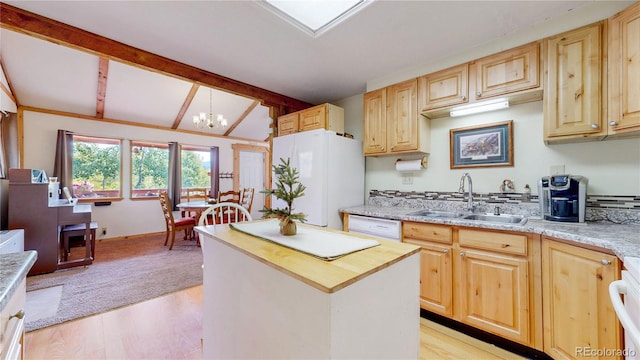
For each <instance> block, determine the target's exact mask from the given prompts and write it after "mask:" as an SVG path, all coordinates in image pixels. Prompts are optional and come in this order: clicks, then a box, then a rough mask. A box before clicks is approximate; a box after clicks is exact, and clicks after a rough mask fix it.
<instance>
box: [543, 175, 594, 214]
mask: <svg viewBox="0 0 640 360" xmlns="http://www.w3.org/2000/svg"><path fill="white" fill-rule="evenodd" d="M588 182H589V180H588V179H587V178H586V177H584V176H579V175H551V176H545V177H543V178H542V179H540V181H539V182H538V198H539V201H540V215H541V216H542V218H543V219H544V220H550V221H563V222H584V215H585V210H586V207H587V184H588Z"/></svg>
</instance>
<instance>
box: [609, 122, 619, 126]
mask: <svg viewBox="0 0 640 360" xmlns="http://www.w3.org/2000/svg"><path fill="white" fill-rule="evenodd" d="M609 125H611V126H616V125H618V122H617V121H609Z"/></svg>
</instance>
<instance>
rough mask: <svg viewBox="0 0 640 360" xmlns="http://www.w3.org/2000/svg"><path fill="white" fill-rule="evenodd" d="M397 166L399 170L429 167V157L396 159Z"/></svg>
mask: <svg viewBox="0 0 640 360" xmlns="http://www.w3.org/2000/svg"><path fill="white" fill-rule="evenodd" d="M395 166H396V170H397V171H415V170H424V169H426V168H427V157H426V156H423V157H422V158H421V159H419V160H402V159H396V163H395Z"/></svg>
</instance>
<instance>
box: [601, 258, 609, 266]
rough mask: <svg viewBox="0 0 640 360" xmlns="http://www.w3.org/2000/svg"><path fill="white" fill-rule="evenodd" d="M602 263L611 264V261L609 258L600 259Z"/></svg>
mask: <svg viewBox="0 0 640 360" xmlns="http://www.w3.org/2000/svg"><path fill="white" fill-rule="evenodd" d="M600 263H601V264H602V265H611V261H609V260H607V259H602V260H600Z"/></svg>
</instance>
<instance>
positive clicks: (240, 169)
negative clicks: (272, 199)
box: [232, 144, 270, 220]
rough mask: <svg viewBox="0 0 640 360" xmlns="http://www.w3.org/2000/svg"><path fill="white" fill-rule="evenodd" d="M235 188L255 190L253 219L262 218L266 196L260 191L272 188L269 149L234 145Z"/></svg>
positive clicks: (252, 210)
mask: <svg viewBox="0 0 640 360" xmlns="http://www.w3.org/2000/svg"><path fill="white" fill-rule="evenodd" d="M232 147H233V159H234V160H233V172H234V173H236V174H238V176H234V177H233V182H234V184H233V188H234V189H238V190H240V189H242V188H253V189H254V193H253V204H252V205H251V217H252V218H253V219H254V220H256V219H260V218H262V213H260V210H262V208H263V207H264V203H265V196H264V194H262V193H260V191H262V190H264V189H267V188H269V187H270V184H269V168H268V166H269V165H268V161H269V149H268V148H266V147H264V146H252V145H244V144H233V145H232Z"/></svg>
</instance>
